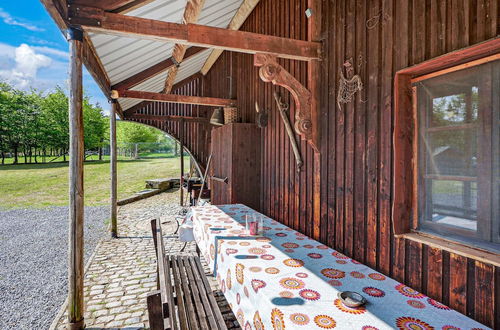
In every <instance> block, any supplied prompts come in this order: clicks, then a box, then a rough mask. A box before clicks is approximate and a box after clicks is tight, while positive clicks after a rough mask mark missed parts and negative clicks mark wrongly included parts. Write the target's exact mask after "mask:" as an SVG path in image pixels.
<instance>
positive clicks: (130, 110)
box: [124, 72, 202, 115]
mask: <svg viewBox="0 0 500 330" xmlns="http://www.w3.org/2000/svg"><path fill="white" fill-rule="evenodd" d="M201 77H202V74H201V73H199V72H198V73H195V74H194V75H192V76H189V77H187V78H186V79H183V80H181V81H179V82H178V83H177V84H175V85H174V87H173V88H172V90H173V91H176V90H177V89H179V88H181V87H183V86H185V85H186V84H189V83H190V82H191V81H193V80H196V79H198V78H201ZM151 103H153V102H152V101H142V102H140V103H137V104H136V105H134V106H132V107H130V108H128V109H127V110H125V111H124V113H125V114H126V115H127V114H130V113H135V112H136V111H139V110H141V109H143V108H144V107H146V106H148V105H149V104H151Z"/></svg>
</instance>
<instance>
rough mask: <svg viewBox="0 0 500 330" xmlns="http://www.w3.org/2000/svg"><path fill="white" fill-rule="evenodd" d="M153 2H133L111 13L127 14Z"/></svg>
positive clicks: (142, 0) (138, 0) (137, 0)
mask: <svg viewBox="0 0 500 330" xmlns="http://www.w3.org/2000/svg"><path fill="white" fill-rule="evenodd" d="M153 1H155V0H133V1H131V2H129V3H127V4H126V5H123V6H121V7H120V8H117V9H115V10H113V11H112V12H113V13H117V14H126V13H128V12H131V11H132V10H135V9H137V8H139V7H142V6H145V5H147V4H148V3H151V2H153Z"/></svg>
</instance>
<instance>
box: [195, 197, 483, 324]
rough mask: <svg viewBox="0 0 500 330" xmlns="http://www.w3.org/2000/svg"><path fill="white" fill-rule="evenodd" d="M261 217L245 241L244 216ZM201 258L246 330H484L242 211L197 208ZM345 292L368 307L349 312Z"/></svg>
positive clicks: (288, 230) (232, 207)
mask: <svg viewBox="0 0 500 330" xmlns="http://www.w3.org/2000/svg"><path fill="white" fill-rule="evenodd" d="M247 214H257V215H258V216H262V217H263V218H264V224H265V228H266V231H265V233H264V234H263V235H262V236H260V237H248V236H246V235H245V231H244V223H245V215H247ZM193 222H194V236H195V240H196V242H197V244H198V246H199V248H200V251H201V253H202V254H203V256H204V257H205V259H206V260H207V261H209V263H210V266H211V267H212V269H214V274H216V277H217V281H218V283H219V285H220V287H221V290H222V291H223V292H224V295H225V296H226V299H227V301H228V302H229V304H230V306H231V309H232V310H233V312H234V313H235V315H236V317H237V319H238V321H239V323H240V325H241V326H242V328H243V329H333V328H337V329H364V330H369V329H397V328H399V329H443V330H452V329H487V328H486V327H484V326H483V325H481V324H480V323H478V322H476V321H474V320H472V319H470V318H468V317H466V316H464V315H462V314H460V313H458V312H456V311H454V310H452V309H450V308H449V307H447V306H445V305H443V304H441V303H439V302H437V301H435V300H433V299H431V298H429V297H427V296H425V295H423V294H421V293H419V292H417V291H415V290H413V289H411V288H410V287H407V286H405V285H404V284H401V283H399V282H397V281H395V280H393V279H391V278H388V277H386V276H384V275H383V274H380V273H378V272H376V271H374V270H372V269H371V268H369V267H367V266H365V265H363V264H360V263H359V262H357V261H355V260H353V259H350V258H349V257H347V256H345V255H343V254H341V253H339V252H337V251H335V250H333V249H331V248H329V247H327V246H325V245H322V244H320V243H319V242H317V241H315V240H313V239H311V238H309V237H307V236H304V235H302V234H300V233H298V232H296V231H295V230H293V229H291V228H288V227H286V226H285V225H283V224H280V223H278V222H276V221H274V220H272V219H270V218H267V217H265V216H263V215H261V214H260V213H257V212H255V211H254V210H252V209H250V208H248V207H246V206H244V205H241V204H235V205H223V206H203V207H195V208H193ZM341 291H356V292H358V293H361V294H362V295H363V296H364V297H365V298H366V299H367V300H368V303H367V304H366V306H365V307H362V308H349V307H346V306H345V305H344V304H343V303H342V302H341V300H339V299H338V296H337V295H338V293H339V292H341Z"/></svg>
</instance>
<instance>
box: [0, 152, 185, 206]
mask: <svg viewBox="0 0 500 330" xmlns="http://www.w3.org/2000/svg"><path fill="white" fill-rule="evenodd" d="M184 164H185V171H188V170H189V157H185V161H184ZM84 173H85V205H105V204H107V203H108V202H109V181H110V177H109V162H108V161H101V162H99V161H93V162H86V163H85V167H84ZM179 174H180V161H179V158H163V159H161V158H152V159H138V160H130V159H129V160H125V159H122V160H119V161H118V199H122V198H125V197H129V196H130V195H132V194H133V193H135V192H138V191H140V190H142V189H144V187H145V180H148V179H155V178H164V177H178V176H179ZM67 203H68V163H51V164H22V165H8V166H0V208H21V207H44V206H61V205H67Z"/></svg>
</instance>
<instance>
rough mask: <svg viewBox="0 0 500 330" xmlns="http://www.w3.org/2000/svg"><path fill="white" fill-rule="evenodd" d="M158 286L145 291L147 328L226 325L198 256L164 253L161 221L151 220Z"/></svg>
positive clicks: (215, 327) (216, 326) (206, 327)
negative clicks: (146, 293) (147, 317)
mask: <svg viewBox="0 0 500 330" xmlns="http://www.w3.org/2000/svg"><path fill="white" fill-rule="evenodd" d="M151 230H152V233H153V241H154V244H155V249H156V257H157V258H156V260H157V275H158V282H157V284H158V290H156V291H153V292H151V293H149V294H148V297H147V304H148V314H149V324H150V327H151V329H153V330H157V329H162V330H163V329H182V330H184V329H193V330H195V329H203V330H204V329H214V330H215V329H221V330H222V329H227V327H226V324H225V322H224V318H223V317H222V314H221V312H220V310H219V306H218V305H217V302H216V301H215V298H214V296H213V294H212V289H211V288H210V284H209V283H208V279H207V278H206V276H205V272H204V271H203V267H202V265H201V263H200V258H199V257H197V256H180V255H170V254H165V245H164V243H163V235H162V230H161V224H160V222H159V221H158V220H151Z"/></svg>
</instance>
